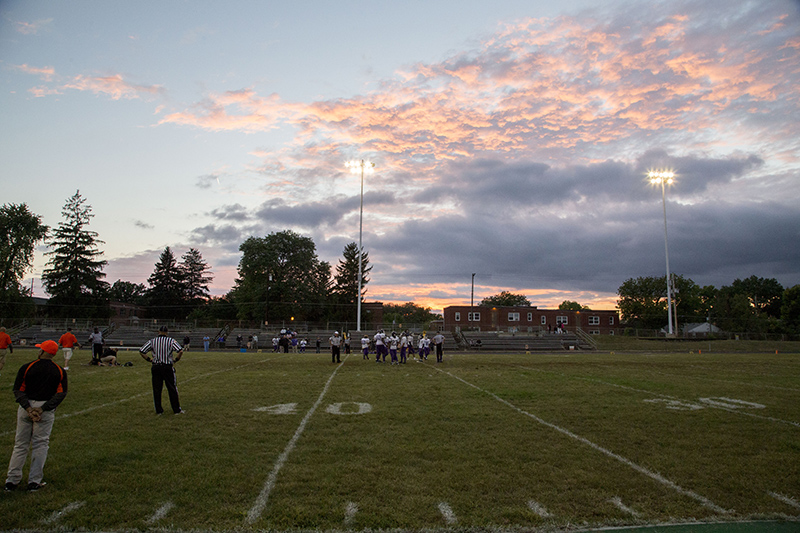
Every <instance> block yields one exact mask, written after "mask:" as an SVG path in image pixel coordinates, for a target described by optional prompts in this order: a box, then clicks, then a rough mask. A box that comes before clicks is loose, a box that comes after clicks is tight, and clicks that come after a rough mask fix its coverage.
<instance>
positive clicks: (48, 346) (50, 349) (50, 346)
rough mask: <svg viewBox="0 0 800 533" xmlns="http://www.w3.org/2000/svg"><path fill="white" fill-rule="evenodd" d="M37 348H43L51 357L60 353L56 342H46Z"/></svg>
mask: <svg viewBox="0 0 800 533" xmlns="http://www.w3.org/2000/svg"><path fill="white" fill-rule="evenodd" d="M36 347H37V348H41V349H42V351H43V352H47V353H49V354H50V355H55V354H56V353H57V352H58V344H56V341H44V342H42V344H37V345H36Z"/></svg>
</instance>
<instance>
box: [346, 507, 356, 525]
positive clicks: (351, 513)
mask: <svg viewBox="0 0 800 533" xmlns="http://www.w3.org/2000/svg"><path fill="white" fill-rule="evenodd" d="M357 512H358V505H357V504H355V503H353V502H347V505H346V506H345V508H344V525H346V526H348V527H350V526H351V525H353V520H355V518H356V513H357Z"/></svg>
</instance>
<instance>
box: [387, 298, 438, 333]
mask: <svg viewBox="0 0 800 533" xmlns="http://www.w3.org/2000/svg"><path fill="white" fill-rule="evenodd" d="M441 318H442V316H441V315H439V314H436V313H433V312H431V308H430V307H422V306H420V305H417V304H415V303H414V302H407V303H404V304H384V305H383V321H384V322H386V323H388V322H391V323H392V324H396V325H397V327H398V328H399V327H401V325H402V326H403V327H405V326H407V325H410V324H418V325H421V326H422V327H423V328H427V327H428V326H429V325H430V323H431V322H432V321H433V320H440V319H441Z"/></svg>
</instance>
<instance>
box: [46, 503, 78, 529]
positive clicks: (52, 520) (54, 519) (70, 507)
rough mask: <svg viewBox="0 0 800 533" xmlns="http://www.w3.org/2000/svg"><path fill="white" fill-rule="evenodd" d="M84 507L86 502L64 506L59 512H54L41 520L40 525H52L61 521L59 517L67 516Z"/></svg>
mask: <svg viewBox="0 0 800 533" xmlns="http://www.w3.org/2000/svg"><path fill="white" fill-rule="evenodd" d="M84 505H86V502H72V503H69V504H67V505H66V506H64V507H63V508H62V509H61V510H60V511H55V512H53V514H51V515H50V516H48V517H47V518H44V519H43V520H42V524H53V523H55V522H58V521H59V520H60V519H61V517H62V516H64V515H65V514H69V513H71V512H72V511H76V510H78V509H80V508H81V507H83V506H84Z"/></svg>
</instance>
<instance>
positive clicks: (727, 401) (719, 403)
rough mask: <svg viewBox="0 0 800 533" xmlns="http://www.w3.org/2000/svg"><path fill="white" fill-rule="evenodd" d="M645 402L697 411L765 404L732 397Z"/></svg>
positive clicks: (760, 406)
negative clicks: (693, 401)
mask: <svg viewBox="0 0 800 533" xmlns="http://www.w3.org/2000/svg"><path fill="white" fill-rule="evenodd" d="M644 401H645V402H647V403H660V404H663V405H664V406H665V407H666V408H667V409H673V410H676V411H697V410H698V409H705V408H706V407H718V408H721V409H765V408H766V405H762V404H760V403H754V402H746V401H744V400H736V399H733V398H722V397H717V398H699V399H698V400H697V401H698V402H699V403H691V402H682V401H680V400H669V399H666V398H655V399H650V400H644Z"/></svg>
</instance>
